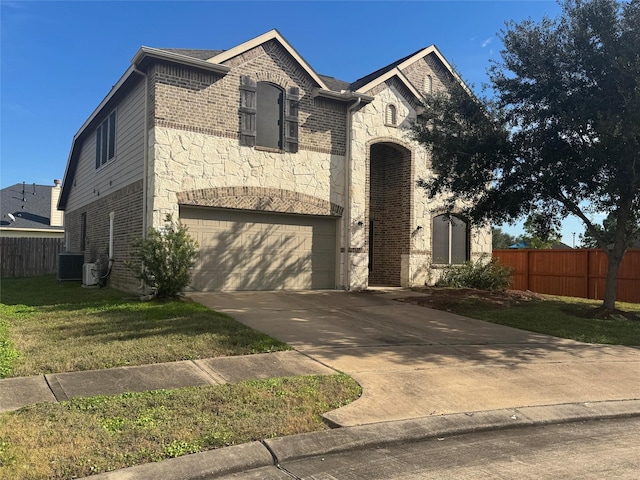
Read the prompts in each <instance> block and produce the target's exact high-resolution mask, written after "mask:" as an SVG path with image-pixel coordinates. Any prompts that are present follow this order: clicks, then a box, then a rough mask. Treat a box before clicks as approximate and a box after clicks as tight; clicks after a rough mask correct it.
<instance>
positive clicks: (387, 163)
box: [369, 143, 412, 286]
mask: <svg viewBox="0 0 640 480" xmlns="http://www.w3.org/2000/svg"><path fill="white" fill-rule="evenodd" d="M411 187H412V185H411V156H410V153H409V152H408V151H406V150H400V149H399V148H398V147H394V146H391V145H390V144H384V143H381V144H375V145H372V146H371V158H370V185H369V188H370V203H369V219H370V221H373V228H374V230H373V245H372V246H370V248H373V269H372V270H371V272H370V274H369V284H370V285H398V286H399V285H400V284H401V275H400V273H401V259H402V255H406V254H409V250H410V248H411V195H410V191H411V189H412V188H411Z"/></svg>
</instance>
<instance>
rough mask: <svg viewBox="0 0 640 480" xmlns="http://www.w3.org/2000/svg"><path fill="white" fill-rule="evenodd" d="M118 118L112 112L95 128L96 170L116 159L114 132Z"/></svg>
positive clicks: (114, 111) (114, 112) (113, 111)
mask: <svg viewBox="0 0 640 480" xmlns="http://www.w3.org/2000/svg"><path fill="white" fill-rule="evenodd" d="M117 119H118V116H117V114H116V110H115V109H114V110H112V111H111V112H110V113H109V115H107V116H106V117H105V119H104V120H103V121H102V122H100V125H98V127H97V128H96V137H95V138H96V170H99V169H101V168H102V167H104V166H105V165H107V164H109V163H111V162H113V161H114V160H115V158H116V130H117V121H118V120H117Z"/></svg>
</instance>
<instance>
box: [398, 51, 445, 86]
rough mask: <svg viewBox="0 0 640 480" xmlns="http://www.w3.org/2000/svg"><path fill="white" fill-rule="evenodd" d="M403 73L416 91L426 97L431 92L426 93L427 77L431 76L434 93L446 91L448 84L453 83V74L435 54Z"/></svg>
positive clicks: (417, 62)
mask: <svg viewBox="0 0 640 480" xmlns="http://www.w3.org/2000/svg"><path fill="white" fill-rule="evenodd" d="M402 73H404V75H405V76H406V77H407V78H408V79H409V81H410V82H411V83H412V84H413V86H414V87H416V89H417V90H418V91H419V92H420V93H422V94H423V95H426V94H427V93H429V92H426V91H425V83H424V80H425V77H426V76H427V75H431V79H432V81H433V82H432V85H433V92H434V93H435V92H438V91H445V90H446V84H447V83H448V82H450V81H451V79H452V77H451V72H449V70H448V69H447V68H446V67H445V66H444V65H442V63H441V62H440V60H439V59H438V57H436V56H435V55H434V54H433V53H432V54H430V55H427V56H426V57H424V58H422V59H420V60H418V61H416V62H413V63H412V64H411V65H409V66H407V67H406V68H405V69H404V70H403V71H402Z"/></svg>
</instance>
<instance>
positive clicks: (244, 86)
mask: <svg viewBox="0 0 640 480" xmlns="http://www.w3.org/2000/svg"><path fill="white" fill-rule="evenodd" d="M256 86H257V84H256V81H255V80H253V79H252V78H250V77H247V76H245V75H243V76H241V77H240V145H246V146H249V147H253V146H255V144H256V108H257V103H256Z"/></svg>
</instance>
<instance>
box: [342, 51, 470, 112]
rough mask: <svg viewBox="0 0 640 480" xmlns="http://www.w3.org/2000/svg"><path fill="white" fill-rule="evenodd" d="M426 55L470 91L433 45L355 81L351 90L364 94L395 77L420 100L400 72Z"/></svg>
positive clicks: (416, 92)
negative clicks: (432, 56) (434, 59)
mask: <svg viewBox="0 0 640 480" xmlns="http://www.w3.org/2000/svg"><path fill="white" fill-rule="evenodd" d="M428 55H434V56H435V57H436V58H437V59H438V61H439V62H440V63H441V64H442V65H443V66H444V68H445V70H446V71H447V72H448V73H449V74H450V75H451V77H452V78H453V79H454V80H455V81H457V82H458V83H460V85H462V86H463V88H464V89H465V90H467V91H469V92H470V91H471V90H469V88H468V87H467V85H466V84H465V83H464V81H463V80H462V79H461V78H460V76H459V75H458V74H457V73H456V72H455V70H454V69H453V67H452V66H451V64H449V62H447V60H446V59H445V58H444V57H443V56H442V54H441V53H440V50H438V48H437V47H436V46H435V45H431V46H429V47H426V48H423V49H421V50H418V51H417V52H414V53H412V54H410V55H407V56H406V57H403V58H401V59H400V60H396V61H395V62H393V63H390V64H389V65H387V66H386V67H383V68H381V69H379V70H376V71H375V72H373V73H370V74H369V75H367V76H365V77H362V78H360V79H358V80H356V81H355V82H353V83H352V84H351V90H352V91H354V92H358V93H365V92H367V91H369V90H371V89H372V88H374V87H376V86H378V85H380V84H381V83H383V82H386V81H387V80H389V79H390V78H392V77H394V76H397V77H398V80H400V81H401V82H402V83H404V84H405V85H406V86H407V88H409V90H410V91H411V92H412V93H413V94H414V95H416V98H418V99H420V98H421V97H422V96H421V94H420V93H419V92H418V90H417V89H416V88H415V86H414V85H413V84H411V82H410V81H409V79H408V78H407V77H406V76H405V75H404V74H403V73H402V71H403V70H404V69H406V68H407V67H408V66H409V65H411V64H413V63H415V62H417V61H420V60H422V59H423V58H425V57H427V56H428Z"/></svg>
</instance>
